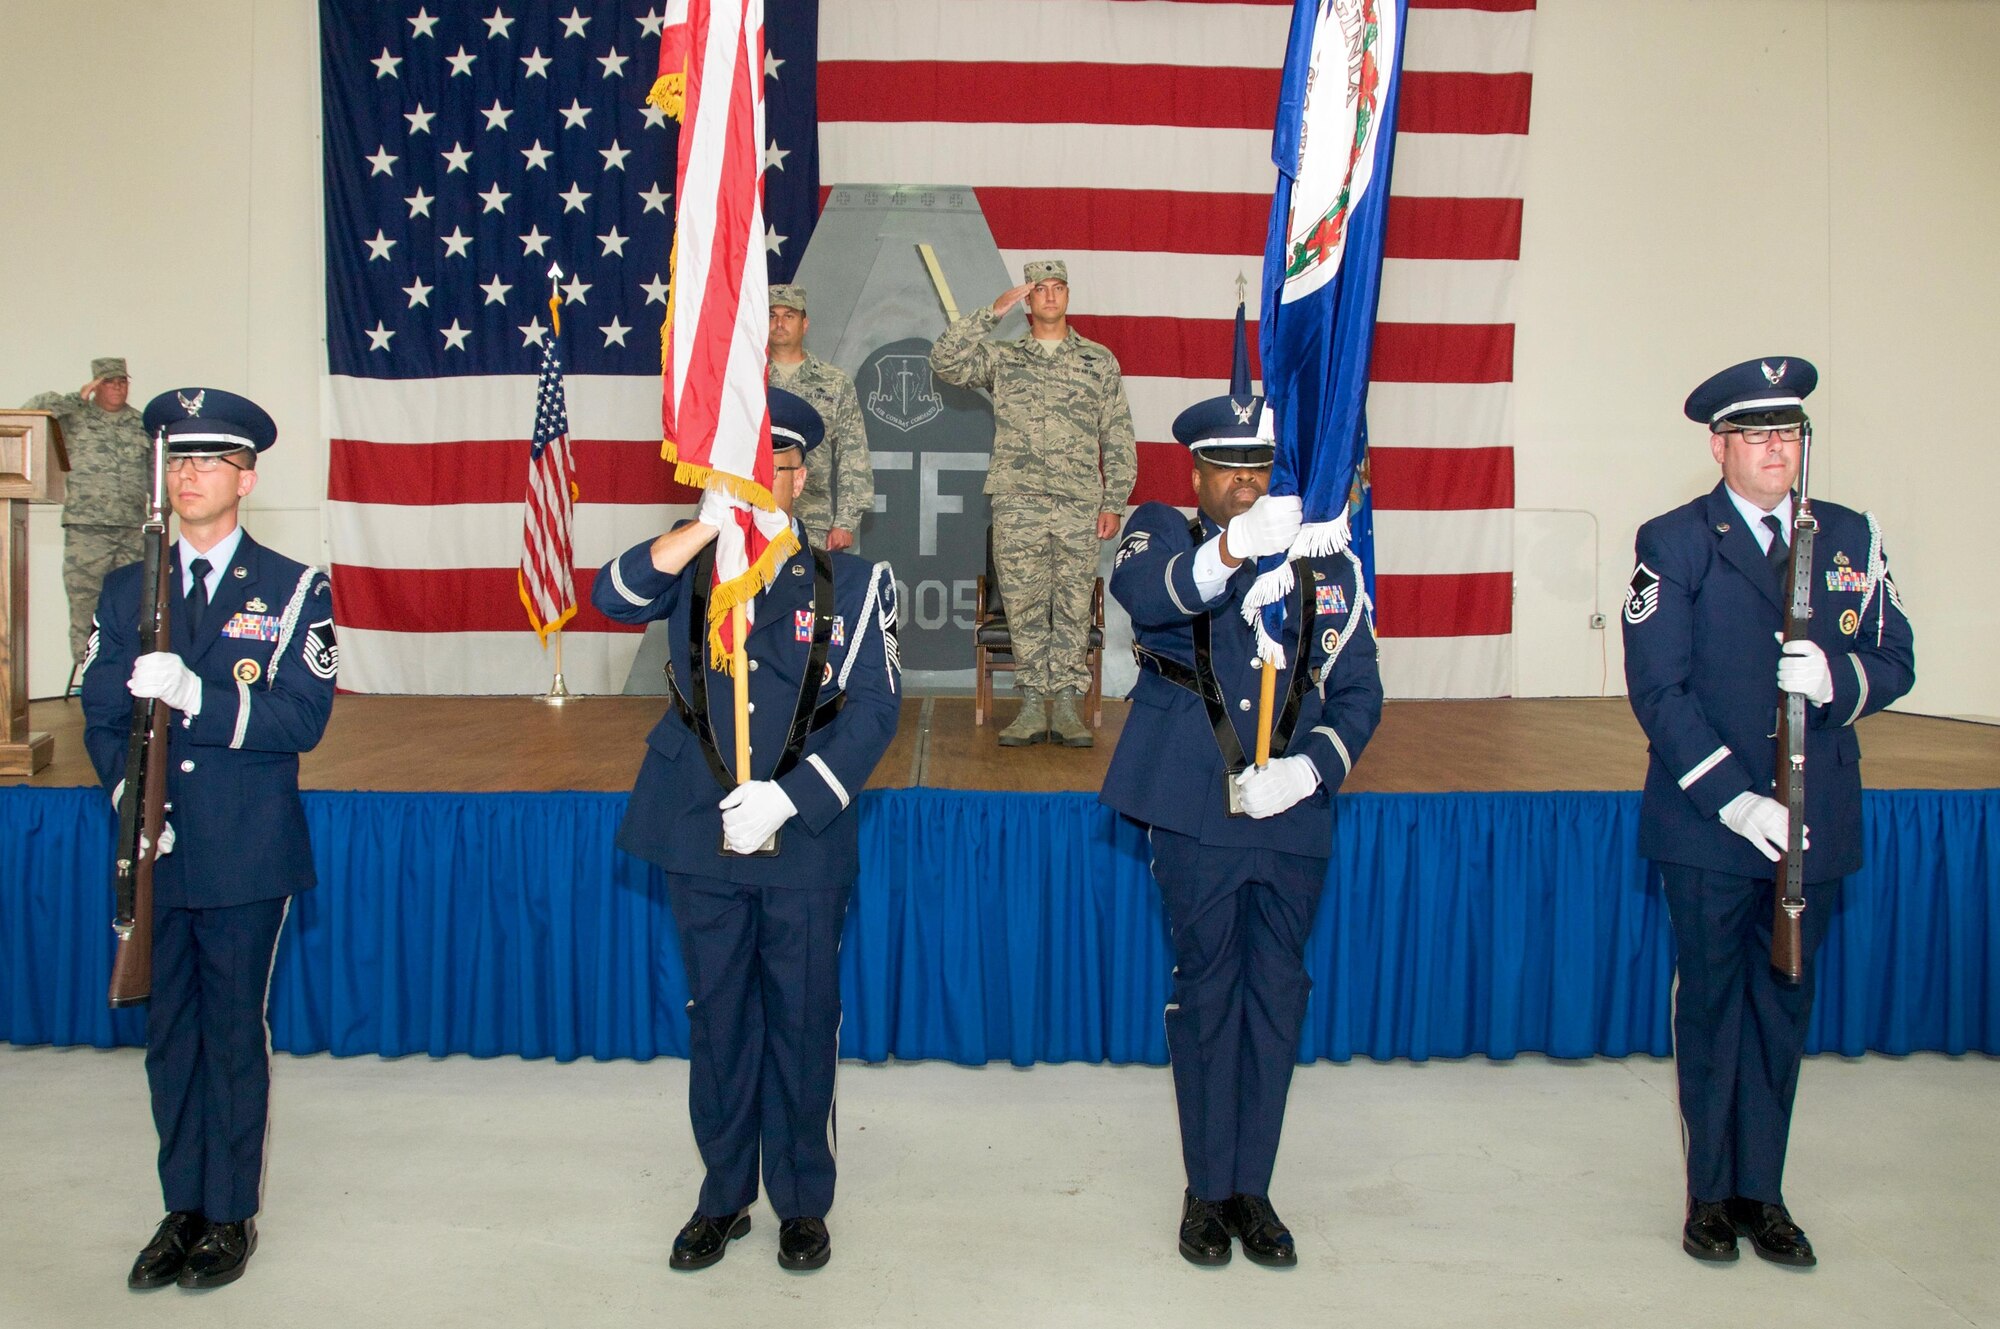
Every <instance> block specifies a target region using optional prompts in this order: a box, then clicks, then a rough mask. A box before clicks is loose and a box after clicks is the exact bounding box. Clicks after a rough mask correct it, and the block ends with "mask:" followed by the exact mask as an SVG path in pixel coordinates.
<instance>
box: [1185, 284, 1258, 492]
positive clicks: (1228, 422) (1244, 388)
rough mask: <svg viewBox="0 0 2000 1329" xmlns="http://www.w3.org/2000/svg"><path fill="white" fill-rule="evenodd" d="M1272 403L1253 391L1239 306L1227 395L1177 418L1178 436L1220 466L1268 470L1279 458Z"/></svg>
mask: <svg viewBox="0 0 2000 1329" xmlns="http://www.w3.org/2000/svg"><path fill="white" fill-rule="evenodd" d="M1276 423H1277V422H1276V421H1275V420H1273V419H1272V418H1271V408H1270V404H1269V403H1267V402H1266V401H1265V400H1264V399H1263V398H1262V397H1261V396H1259V395H1257V394H1256V393H1254V392H1252V391H1250V343H1249V339H1248V337H1247V336H1246V335H1245V333H1244V316H1243V302H1242V301H1240V300H1239V301H1237V302H1236V354H1235V362H1234V363H1233V364H1232V365H1231V366H1230V370H1229V392H1228V394H1227V395H1226V396H1221V397H1210V398H1208V399H1207V400H1206V401H1198V402H1196V403H1195V404H1194V405H1192V406H1190V407H1188V408H1187V409H1186V410H1185V411H1182V412H1181V413H1180V414H1179V415H1177V416H1175V417H1174V437H1175V438H1177V439H1179V440H1180V441H1181V442H1182V443H1185V444H1186V445H1187V449H1188V451H1189V452H1192V453H1193V454H1194V455H1195V456H1197V457H1199V458H1201V459H1202V460H1203V461H1206V462H1209V463H1211V464H1213V465H1216V466H1269V465H1270V464H1271V463H1272V461H1273V460H1275V459H1276V457H1277V455H1278V444H1277V429H1276V428H1275V425H1276Z"/></svg>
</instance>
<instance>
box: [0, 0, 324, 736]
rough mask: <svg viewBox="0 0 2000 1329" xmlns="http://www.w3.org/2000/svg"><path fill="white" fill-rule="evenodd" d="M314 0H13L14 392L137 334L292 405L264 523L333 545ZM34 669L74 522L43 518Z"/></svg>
mask: <svg viewBox="0 0 2000 1329" xmlns="http://www.w3.org/2000/svg"><path fill="white" fill-rule="evenodd" d="M315 13H316V9H315V6H314V5H313V4H312V3H311V0H173V2H172V3H170V4H159V3H152V2H151V0H64V3H51V2H50V0H0V59H4V62H5V77H4V78H0V126H5V128H4V129H0V182H4V183H0V301H4V308H5V310H6V311H7V317H6V318H5V319H4V320H0V402H5V403H6V404H8V405H18V404H20V403H21V402H23V401H25V400H27V398H28V397H30V396H31V395H33V394H34V393H36V392H41V391H45V390H51V389H60V390H62V391H70V390H73V389H75V388H76V387H77V386H79V385H80V384H82V383H83V382H84V380H85V379H87V378H89V377H90V361H91V358H92V357H93V356H100V355H123V356H125V357H127V359H129V360H130V362H131V366H132V375H133V378H132V392H133V400H134V402H135V403H136V404H138V405H140V406H143V405H144V404H145V402H146V401H147V400H148V399H149V398H151V397H152V396H153V395H154V394H155V393H158V392H162V391H165V390H166V389H168V388H172V387H178V386H182V385H184V384H190V383H200V384H210V385H213V386H216V387H222V388H228V389H231V390H232V391H240V392H243V393H245V394H247V395H248V396H250V397H252V398H254V399H255V400H256V401H257V402H259V403H260V404H261V405H263V406H264V407H265V408H266V409H268V410H269V411H270V412H271V414H272V415H273V416H274V417H275V418H276V419H277V421H278V431H279V432H278V446H277V448H276V449H275V450H274V451H272V452H270V453H268V454H266V456H265V457H264V458H263V459H262V461H261V462H260V464H259V467H258V470H259V480H258V486H257V491H256V493H255V494H253V495H252V496H251V501H250V503H249V504H248V505H247V509H246V510H247V514H248V515H247V524H248V526H249V527H250V530H251V531H252V533H253V534H255V535H256V536H257V538H258V539H260V540H267V541H269V542H270V543H271V544H273V545H274V546H276V547H278V548H280V549H282V550H284V551H285V552H286V553H288V554H291V555H293V556H295V557H298V558H302V559H306V560H308V561H310V562H316V563H321V564H324V563H325V562H326V550H325V540H324V534H323V523H322V520H321V506H322V503H323V500H324V499H325V497H326V442H325V439H324V438H323V437H322V433H321V426H320V406H319V377H320V373H321V371H322V369H323V368H324V365H325V351H324V347H323V343H322V340H321V334H320V329H321V326H322V324H323V323H324V321H325V320H324V314H323V309H322V302H321V295H320V284H321V280H322V277H321V273H322V269H323V264H322V262H321V259H320V231H319V91H318V86H319V51H318V41H319V36H318V26H317V20H316V18H315ZM30 526H31V530H30V558H31V559H32V569H31V570H32V577H33V581H32V585H31V586H30V590H29V597H30V600H29V604H30V609H29V618H30V640H29V647H28V658H29V666H30V680H29V682H30V689H31V691H32V693H33V695H35V696H38V697H39V696H50V695H54V694H56V693H59V692H60V691H61V690H62V685H63V681H64V677H65V675H66V674H67V672H68V654H69V652H68V647H67V631H66V623H67V616H68V610H67V604H66V601H65V600H64V598H63V593H62V532H61V526H60V519H59V514H58V512H57V511H56V510H55V509H52V508H49V509H43V508H38V509H36V510H35V511H34V513H33V515H32V517H31V519H30Z"/></svg>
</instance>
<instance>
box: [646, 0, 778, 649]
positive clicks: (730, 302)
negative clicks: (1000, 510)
mask: <svg viewBox="0 0 2000 1329" xmlns="http://www.w3.org/2000/svg"><path fill="white" fill-rule="evenodd" d="M687 33H688V46H687V68H686V74H687V102H686V113H685V115H684V116H683V119H682V125H681V134H680V162H679V166H678V168H677V170H676V172H675V181H676V190H675V197H676V199H677V204H676V207H675V211H674V297H673V316H672V319H671V321H670V322H669V323H668V325H667V328H666V330H665V337H666V354H665V357H664V359H665V361H666V364H665V368H664V372H663V374H662V376H661V377H662V392H661V407H660V414H661V426H662V429H663V430H664V433H665V436H666V439H667V441H668V443H669V444H670V445H671V446H672V447H673V449H674V459H675V460H676V461H678V462H679V463H680V464H681V465H683V466H696V467H701V468H704V470H706V471H709V472H713V473H714V477H715V478H714V479H711V480H710V481H709V487H710V488H717V487H721V488H723V490H724V492H726V493H730V494H732V495H733V496H734V498H735V502H734V504H733V506H734V508H735V521H734V522H733V523H731V522H726V521H725V522H723V523H722V533H721V536H720V537H719V538H718V539H717V541H716V546H715V550H716V552H715V580H716V584H717V585H718V587H721V586H724V585H726V584H729V583H738V582H742V583H745V585H746V586H747V588H748V589H747V591H746V590H745V589H743V588H742V587H739V588H738V595H739V596H742V597H743V598H744V601H745V604H744V608H745V609H746V611H748V610H751V609H753V608H754V605H753V603H752V602H750V601H749V599H748V594H750V593H754V591H755V580H756V579H763V580H768V577H769V569H765V570H764V571H762V572H760V571H759V568H760V562H759V560H760V559H762V558H763V556H764V554H765V551H766V550H767V549H768V548H769V547H770V545H771V543H772V542H773V541H774V540H775V539H777V538H778V537H779V536H780V534H781V533H787V532H789V529H790V523H789V520H788V519H787V518H786V516H785V514H784V513H782V512H780V511H779V510H778V509H777V507H776V506H775V504H773V503H772V501H771V498H770V488H771V483H772V481H773V480H774V479H775V478H776V477H775V473H774V471H773V469H772V461H771V413H770V408H769V405H768V403H767V401H766V398H765V392H764V361H765V338H766V335H767V333H768V331H769V328H770V322H771V308H770V302H769V290H768V287H767V286H766V283H765V258H764V252H765V251H764V206H763V203H764V0H690V4H689V6H688V23H687ZM675 45H677V43H662V54H661V60H662V65H661V68H660V73H661V74H662V75H663V76H664V75H668V74H672V73H675V72H677V71H676V70H675V69H674V68H671V67H670V66H669V65H668V64H667V63H666V62H668V61H670V60H671V59H672V58H673V56H672V52H673V48H674V46H675ZM722 477H736V478H739V479H742V480H747V481H750V482H752V483H753V484H754V485H755V486H756V487H757V490H758V491H759V496H758V498H757V505H756V506H752V505H751V503H750V502H749V501H747V500H748V499H749V498H750V497H751V495H749V494H747V493H744V492H743V491H741V490H738V489H734V488H731V487H728V486H719V485H718V483H717V481H718V480H719V479H720V478H722ZM787 538H789V537H787ZM773 552H774V553H775V552H776V551H773ZM727 602H728V601H727V599H726V598H725V597H724V596H722V595H718V596H717V597H716V599H715V600H714V601H713V604H714V606H715V610H716V612H726V610H725V608H724V607H725V605H726V604H727ZM732 635H733V634H732V629H731V626H730V621H729V619H728V618H726V617H725V618H723V620H722V622H721V623H720V624H719V625H718V627H717V628H716V630H715V633H714V635H713V636H712V638H711V640H712V641H713V642H715V643H716V644H717V645H718V646H719V648H720V649H722V650H727V649H728V647H729V645H730V642H731V639H732Z"/></svg>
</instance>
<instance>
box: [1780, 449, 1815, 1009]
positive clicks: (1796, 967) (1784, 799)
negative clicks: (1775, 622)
mask: <svg viewBox="0 0 2000 1329" xmlns="http://www.w3.org/2000/svg"><path fill="white" fill-rule="evenodd" d="M1807 446H1808V447H1810V446H1811V439H1810V436H1808V438H1807ZM1818 533H1819V521H1818V520H1817V519H1816V518H1815V517H1814V516H1813V515H1812V502H1811V500H1809V499H1808V498H1807V497H1806V494H1805V485H1804V482H1803V476H1802V478H1801V483H1800V486H1799V502H1798V507H1797V509H1796V510H1795V513H1794V516H1793V518H1792V557H1791V562H1790V563H1789V564H1788V565H1787V567H1786V572H1785V587H1786V591H1787V595H1786V598H1785V640H1786V641H1788V642H1792V641H1804V640H1806V638H1807V630H1808V627H1809V625H1810V623H1811V619H1812V577H1813V571H1812V568H1813V538H1814V537H1815V536H1816V535H1817V534H1818ZM1777 794H1778V801H1779V802H1780V803H1783V804H1784V805H1785V810H1786V812H1787V813H1788V814H1789V815H1788V818H1787V822H1786V833H1785V851H1784V854H1783V855H1782V856H1781V857H1780V858H1779V859H1778V871H1777V876H1776V880H1775V882H1774V883H1773V889H1772V891H1771V967H1772V968H1773V969H1776V970H1777V971H1778V972H1779V973H1780V974H1782V975H1784V977H1785V978H1786V979H1787V980H1788V981H1790V982H1793V983H1796V982H1799V981H1800V980H1801V979H1803V978H1804V977H1805V972H1806V957H1805V937H1804V928H1805V913H1806V887H1805V871H1806V846H1805V838H1806V699H1805V697H1804V695H1803V694H1801V693H1797V692H1787V693H1785V694H1784V705H1783V706H1782V707H1781V708H1780V710H1779V712H1778V789H1777Z"/></svg>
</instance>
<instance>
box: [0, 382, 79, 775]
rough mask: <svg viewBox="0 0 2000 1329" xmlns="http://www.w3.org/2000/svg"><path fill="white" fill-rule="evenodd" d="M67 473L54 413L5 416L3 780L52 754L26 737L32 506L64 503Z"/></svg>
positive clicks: (0, 623)
mask: <svg viewBox="0 0 2000 1329" xmlns="http://www.w3.org/2000/svg"><path fill="white" fill-rule="evenodd" d="M68 470H69V454H68V452H67V451H65V450H64V448H63V438H62V426H61V425H59V424H57V423H56V418H55V417H54V416H53V415H50V414H49V413H48V412H47V411H0V577H4V578H5V584H4V586H0V777H6V776H26V775H33V774H34V773H35V772H36V771H39V770H40V769H42V767H44V766H46V765H48V764H49V758H50V757H52V756H54V755H55V740H54V739H52V738H51V737H50V736H49V735H48V734H31V733H29V732H28V504H30V503H60V502H62V501H63V494H64V492H65V491H64V481H63V474H64V472H66V471H68ZM65 640H67V639H65Z"/></svg>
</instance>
